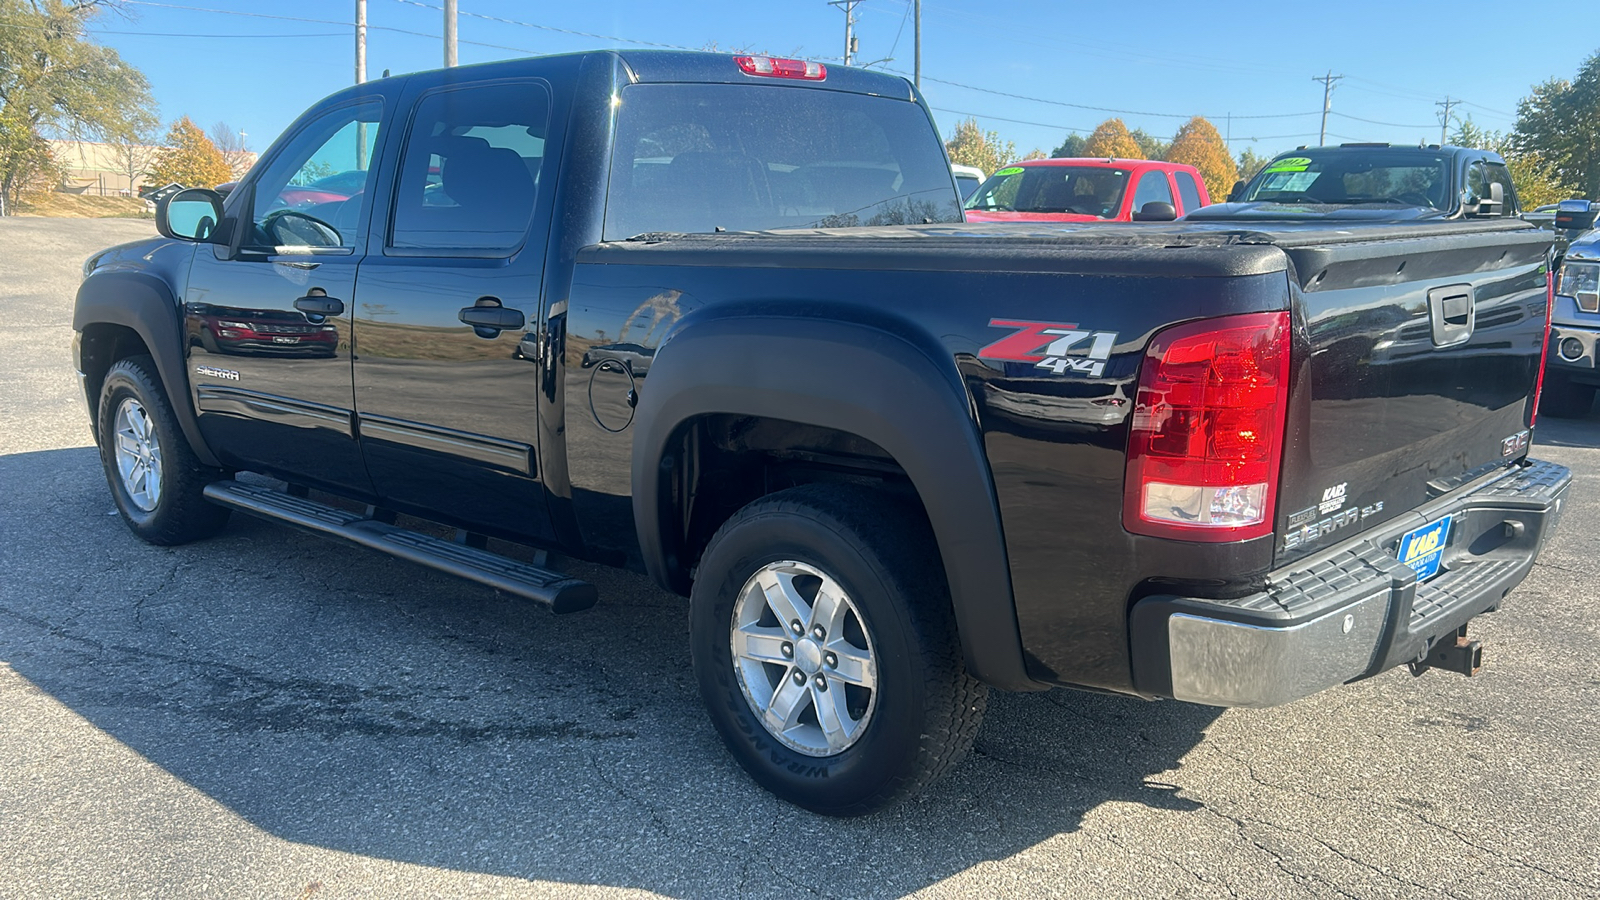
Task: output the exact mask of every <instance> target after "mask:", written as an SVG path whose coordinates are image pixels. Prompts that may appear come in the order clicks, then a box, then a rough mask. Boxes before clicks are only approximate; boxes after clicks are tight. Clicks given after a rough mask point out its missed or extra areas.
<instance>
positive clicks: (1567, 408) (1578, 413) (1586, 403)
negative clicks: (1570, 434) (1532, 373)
mask: <svg viewBox="0 0 1600 900" xmlns="http://www.w3.org/2000/svg"><path fill="white" fill-rule="evenodd" d="M1544 379H1545V380H1544V390H1543V391H1541V392H1540V394H1539V412H1540V413H1542V414H1544V415H1547V416H1552V417H1554V418H1557V419H1581V418H1583V417H1584V416H1587V415H1588V414H1589V410H1590V409H1592V408H1593V407H1594V394H1595V386H1594V385H1592V384H1577V383H1575V382H1573V381H1572V379H1570V378H1567V377H1566V376H1564V375H1556V374H1552V373H1550V372H1546V373H1545V376H1544Z"/></svg>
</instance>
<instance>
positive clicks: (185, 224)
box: [156, 188, 222, 244]
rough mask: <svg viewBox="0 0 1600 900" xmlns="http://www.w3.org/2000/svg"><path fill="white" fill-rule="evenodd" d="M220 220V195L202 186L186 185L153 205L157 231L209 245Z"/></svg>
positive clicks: (162, 234) (175, 237)
mask: <svg viewBox="0 0 1600 900" xmlns="http://www.w3.org/2000/svg"><path fill="white" fill-rule="evenodd" d="M221 223H222V195H221V194H219V193H217V192H216V191H210V190H206V189H205V188H186V189H184V190H181V191H177V192H175V193H173V194H170V195H168V196H166V197H163V198H162V199H161V202H159V203H157V204H156V230H157V231H159V232H161V236H162V237H168V238H172V239H173V240H179V241H193V242H195V243H198V244H209V243H211V242H212V241H213V239H214V238H216V237H217V233H218V230H219V229H218V226H219V225H220V224H221Z"/></svg>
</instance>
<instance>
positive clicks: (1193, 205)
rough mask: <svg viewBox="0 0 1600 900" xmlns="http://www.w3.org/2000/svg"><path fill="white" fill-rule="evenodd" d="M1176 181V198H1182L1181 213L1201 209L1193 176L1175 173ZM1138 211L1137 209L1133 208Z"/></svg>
mask: <svg viewBox="0 0 1600 900" xmlns="http://www.w3.org/2000/svg"><path fill="white" fill-rule="evenodd" d="M1173 174H1174V176H1175V177H1176V178H1177V179H1178V196H1180V197H1182V198H1183V210H1182V212H1183V213H1184V214H1185V215H1187V214H1189V213H1192V212H1194V211H1195V210H1197V209H1199V208H1200V207H1201V205H1202V204H1201V203H1200V188H1199V186H1197V185H1196V184H1195V183H1194V176H1193V175H1190V174H1189V173H1188V172H1175V173H1173ZM1134 209H1138V207H1134Z"/></svg>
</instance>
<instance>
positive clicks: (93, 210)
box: [16, 192, 156, 219]
mask: <svg viewBox="0 0 1600 900" xmlns="http://www.w3.org/2000/svg"><path fill="white" fill-rule="evenodd" d="M16 214H17V215H19V216H50V217H52V218H68V219H154V218H155V217H156V214H155V213H153V212H146V211H145V205H144V201H143V200H140V199H139V198H137V197H89V196H84V195H81V194H62V193H54V192H52V193H49V194H40V195H38V196H35V197H29V198H28V199H27V200H24V201H21V202H19V203H18V204H17V209H16Z"/></svg>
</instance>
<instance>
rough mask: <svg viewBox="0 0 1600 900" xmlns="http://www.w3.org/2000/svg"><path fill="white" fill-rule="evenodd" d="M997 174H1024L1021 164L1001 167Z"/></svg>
mask: <svg viewBox="0 0 1600 900" xmlns="http://www.w3.org/2000/svg"><path fill="white" fill-rule="evenodd" d="M995 174H996V175H1021V174H1022V167H1021V166H1007V167H1006V168H1004V169H1001V170H1000V171H998V172H996V173H995Z"/></svg>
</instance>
